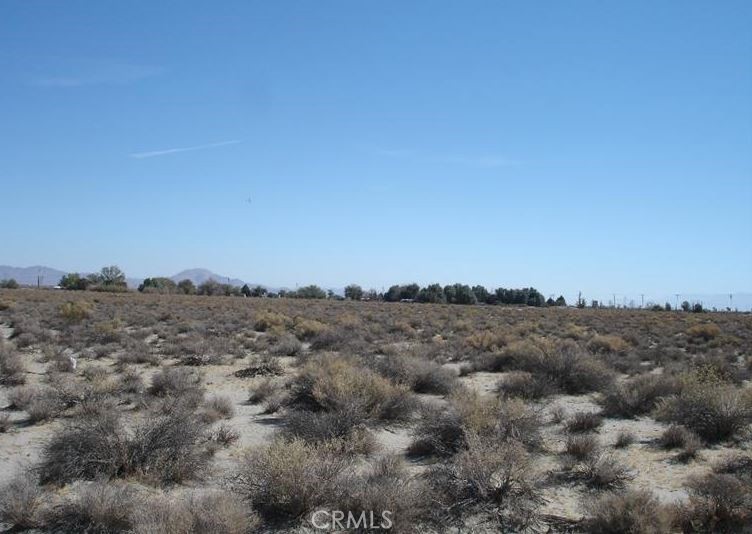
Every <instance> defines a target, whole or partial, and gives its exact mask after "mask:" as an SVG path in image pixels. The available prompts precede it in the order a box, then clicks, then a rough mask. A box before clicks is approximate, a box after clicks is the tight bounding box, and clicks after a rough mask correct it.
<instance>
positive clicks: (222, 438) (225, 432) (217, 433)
mask: <svg viewBox="0 0 752 534" xmlns="http://www.w3.org/2000/svg"><path fill="white" fill-rule="evenodd" d="M239 439H240V433H239V432H238V431H237V430H235V429H234V428H233V427H231V426H230V425H227V424H225V423H222V424H220V425H219V426H218V427H217V428H215V429H214V430H212V431H211V432H210V433H209V441H211V442H213V443H216V444H218V445H220V446H222V447H229V446H230V445H232V444H233V443H235V442H236V441H238V440H239Z"/></svg>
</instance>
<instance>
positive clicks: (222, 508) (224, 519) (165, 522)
mask: <svg viewBox="0 0 752 534" xmlns="http://www.w3.org/2000/svg"><path fill="white" fill-rule="evenodd" d="M133 523H134V527H133V532H134V533H135V534H152V533H154V532H160V533H163V534H215V533H220V532H221V533H223V534H247V533H250V532H255V531H256V529H257V528H258V527H259V526H260V521H259V518H258V516H256V515H255V514H254V513H253V512H252V511H251V510H248V507H247V506H246V505H245V503H244V502H243V501H242V499H240V498H239V497H238V496H237V495H234V494H232V493H230V492H227V491H216V490H215V491H209V492H206V493H203V492H198V491H194V492H193V493H191V494H190V495H188V496H183V495H181V496H176V497H168V496H158V497H156V498H152V499H149V500H148V502H147V503H146V504H145V506H144V507H143V508H142V509H140V510H139V511H138V512H137V513H135V514H133Z"/></svg>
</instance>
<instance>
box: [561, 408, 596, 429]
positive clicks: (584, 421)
mask: <svg viewBox="0 0 752 534" xmlns="http://www.w3.org/2000/svg"><path fill="white" fill-rule="evenodd" d="M602 424H603V418H602V417H601V416H600V415H599V414H597V413H593V412H576V413H575V414H574V415H572V417H570V418H569V420H567V422H566V423H565V425H564V427H565V428H566V430H567V432H574V433H583V432H594V431H595V430H597V429H598V428H599V427H600V426H601V425H602Z"/></svg>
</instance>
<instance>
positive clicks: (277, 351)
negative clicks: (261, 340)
mask: <svg viewBox="0 0 752 534" xmlns="http://www.w3.org/2000/svg"><path fill="white" fill-rule="evenodd" d="M269 351H270V352H271V353H272V354H274V355H276V356H298V355H299V354H301V353H302V352H303V344H302V343H301V342H300V341H299V340H298V338H296V337H295V336H293V335H291V334H285V335H283V336H281V337H280V338H279V339H278V340H277V342H276V343H275V344H274V345H272V347H271V348H270V349H269Z"/></svg>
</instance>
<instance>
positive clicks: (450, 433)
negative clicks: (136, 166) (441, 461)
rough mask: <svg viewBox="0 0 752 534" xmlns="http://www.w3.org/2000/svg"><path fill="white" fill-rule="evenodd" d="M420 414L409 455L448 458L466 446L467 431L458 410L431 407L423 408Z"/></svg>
mask: <svg viewBox="0 0 752 534" xmlns="http://www.w3.org/2000/svg"><path fill="white" fill-rule="evenodd" d="M420 414H421V415H420V418H419V419H418V423H417V425H416V426H415V428H414V429H413V439H412V442H411V443H410V446H409V448H408V454H410V455H411V456H439V457H448V456H452V455H453V454H455V453H457V452H459V451H460V450H461V449H462V448H463V447H464V446H465V431H464V429H463V427H462V419H461V417H460V415H459V414H458V413H457V411H456V410H451V409H450V410H445V409H443V408H440V407H437V406H430V405H429V406H423V407H421V412H420Z"/></svg>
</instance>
